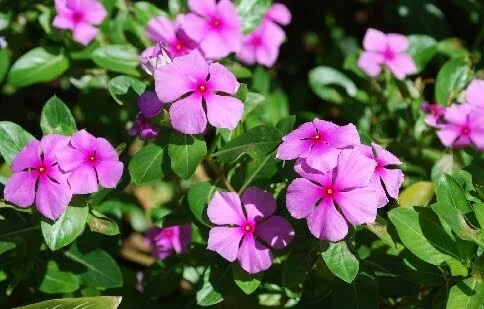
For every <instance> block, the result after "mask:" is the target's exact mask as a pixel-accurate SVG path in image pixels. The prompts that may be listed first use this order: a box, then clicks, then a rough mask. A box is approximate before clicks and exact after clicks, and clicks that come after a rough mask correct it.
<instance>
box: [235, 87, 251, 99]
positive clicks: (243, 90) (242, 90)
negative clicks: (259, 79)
mask: <svg viewBox="0 0 484 309" xmlns="http://www.w3.org/2000/svg"><path fill="white" fill-rule="evenodd" d="M248 92H249V90H248V89H247V84H244V83H242V84H240V86H239V89H238V90H237V93H236V94H235V97H236V98H237V99H239V100H240V101H241V102H245V100H247V94H248Z"/></svg>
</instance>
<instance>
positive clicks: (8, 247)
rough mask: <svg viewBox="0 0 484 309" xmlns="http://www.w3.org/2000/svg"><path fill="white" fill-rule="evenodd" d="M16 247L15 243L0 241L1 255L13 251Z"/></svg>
mask: <svg viewBox="0 0 484 309" xmlns="http://www.w3.org/2000/svg"><path fill="white" fill-rule="evenodd" d="M15 247H16V245H15V243H14V242H10V241H2V240H0V254H4V253H5V252H7V251H9V250H12V249H14V248H15Z"/></svg>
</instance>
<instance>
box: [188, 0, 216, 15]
mask: <svg viewBox="0 0 484 309" xmlns="http://www.w3.org/2000/svg"><path fill="white" fill-rule="evenodd" d="M188 7H189V8H190V10H191V11H193V12H195V13H197V14H199V15H202V16H205V17H210V16H212V15H215V14H216V10H217V3H216V2H215V0H188Z"/></svg>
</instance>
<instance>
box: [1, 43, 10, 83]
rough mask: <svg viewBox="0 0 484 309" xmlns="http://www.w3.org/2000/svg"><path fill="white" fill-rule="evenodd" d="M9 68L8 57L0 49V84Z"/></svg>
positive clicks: (5, 52) (4, 51)
mask: <svg viewBox="0 0 484 309" xmlns="http://www.w3.org/2000/svg"><path fill="white" fill-rule="evenodd" d="M9 66H10V57H9V56H8V53H7V50H6V49H0V83H1V82H2V81H3V79H4V78H5V75H7V72H8V68H9Z"/></svg>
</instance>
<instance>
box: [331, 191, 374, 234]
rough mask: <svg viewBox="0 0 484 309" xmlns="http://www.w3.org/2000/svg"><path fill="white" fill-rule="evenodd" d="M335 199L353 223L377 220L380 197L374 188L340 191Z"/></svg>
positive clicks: (358, 223) (347, 218)
mask: <svg viewBox="0 0 484 309" xmlns="http://www.w3.org/2000/svg"><path fill="white" fill-rule="evenodd" d="M334 200H335V202H336V203H337V204H338V206H339V207H340V208H341V210H342V211H343V214H344V216H345V218H346V220H348V221H349V222H350V223H351V224H353V225H360V224H365V223H373V222H375V219H376V212H377V208H378V197H377V195H376V192H375V191H374V190H373V188H371V187H365V188H356V189H353V190H351V191H346V192H338V194H335V195H334Z"/></svg>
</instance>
